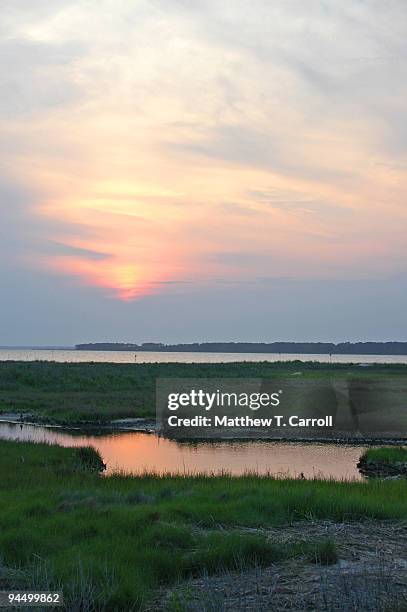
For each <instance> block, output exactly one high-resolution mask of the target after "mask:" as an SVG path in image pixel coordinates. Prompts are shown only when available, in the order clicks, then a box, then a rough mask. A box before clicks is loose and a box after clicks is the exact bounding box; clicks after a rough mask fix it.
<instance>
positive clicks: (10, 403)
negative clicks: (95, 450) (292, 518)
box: [0, 361, 407, 425]
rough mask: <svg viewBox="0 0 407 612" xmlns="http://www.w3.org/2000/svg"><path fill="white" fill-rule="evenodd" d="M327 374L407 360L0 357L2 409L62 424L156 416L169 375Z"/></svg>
mask: <svg viewBox="0 0 407 612" xmlns="http://www.w3.org/2000/svg"><path fill="white" fill-rule="evenodd" d="M298 370H301V372H302V378H306V379H320V378H322V379H326V378H329V377H332V376H333V375H335V377H345V378H346V377H347V376H349V375H351V376H352V375H357V377H358V379H359V380H363V379H364V377H365V378H367V379H368V380H369V381H371V380H372V377H378V379H379V380H380V377H383V376H386V377H389V376H390V377H392V376H401V375H403V376H405V375H406V374H407V365H402V364H388V365H386V364H372V365H371V367H369V368H368V370H369V372H368V373H365V372H363V371H361V368H359V367H358V366H357V364H354V365H352V364H323V363H316V362H301V361H291V362H275V363H270V362H267V361H263V362H244V361H242V362H236V363H56V362H45V361H42V362H41V361H33V362H18V361H16V362H13V361H3V362H0V389H1V393H0V411H1V410H3V411H7V412H15V413H24V414H31V415H34V416H35V418H36V419H39V420H43V421H47V422H53V423H59V424H65V425H69V424H73V423H77V422H83V421H87V422H104V421H108V420H110V419H119V418H125V417H154V416H155V384H156V379H157V378H158V377H165V378H174V377H175V378H224V377H226V378H270V377H272V376H275V375H278V376H286V375H287V376H290V375H292V374H293V373H295V372H297V371H298Z"/></svg>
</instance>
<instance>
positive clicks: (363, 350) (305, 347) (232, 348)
mask: <svg viewBox="0 0 407 612" xmlns="http://www.w3.org/2000/svg"><path fill="white" fill-rule="evenodd" d="M75 348H76V349H77V350H80V351H133V352H135V353H136V352H137V351H161V352H193V353H307V354H310V355H311V354H314V355H330V354H331V355H407V342H339V343H338V344H334V343H331V342H193V343H191V344H162V343H161V342H144V343H143V344H131V343H123V342H94V343H88V344H77V345H76V346H75Z"/></svg>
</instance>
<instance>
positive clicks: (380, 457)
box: [362, 446, 407, 464]
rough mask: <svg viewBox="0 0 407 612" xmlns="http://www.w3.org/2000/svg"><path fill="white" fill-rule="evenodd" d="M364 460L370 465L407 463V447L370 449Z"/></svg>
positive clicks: (364, 455)
mask: <svg viewBox="0 0 407 612" xmlns="http://www.w3.org/2000/svg"><path fill="white" fill-rule="evenodd" d="M362 458H363V459H365V460H366V461H368V462H369V463H390V464H391V463H407V447H405V446H389V447H382V448H369V449H368V450H367V451H366V452H365V453H364V454H363V456H362Z"/></svg>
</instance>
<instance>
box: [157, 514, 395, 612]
mask: <svg viewBox="0 0 407 612" xmlns="http://www.w3.org/2000/svg"><path fill="white" fill-rule="evenodd" d="M244 531H245V532H246V533H247V532H248V531H249V532H253V533H262V534H264V537H266V538H270V539H271V540H273V541H274V542H281V543H289V542H299V541H307V540H309V541H315V540H319V539H322V538H327V537H328V538H331V539H333V540H334V541H335V543H336V546H337V550H338V558H339V560H338V562H337V563H336V564H335V565H331V566H328V567H322V566H319V565H315V564H313V563H310V562H308V561H306V560H305V559H304V558H296V559H292V560H290V561H286V562H281V563H276V564H273V565H272V566H270V567H267V568H256V569H253V570H251V571H248V572H247V571H246V572H241V573H239V572H233V573H225V574H222V575H218V576H204V577H201V578H199V579H195V580H191V581H189V582H187V583H184V584H182V585H179V587H177V589H173V590H171V591H167V592H163V593H162V597H161V598H160V601H159V602H156V603H155V606H154V607H153V608H150V610H153V609H155V610H166V609H175V610H183V611H184V610H185V611H188V612H215V611H216V612H222V611H232V610H233V612H235V611H250V612H262V611H272V612H279V611H284V610H289V611H291V612H293V611H295V612H300V611H301V612H302V611H304V610H317V611H324V612H333V611H335V612H337V611H338V612H351V611H352V612H353V611H354V612H396V611H397V612H402V611H403V612H404V611H407V523H406V522H403V523H400V522H393V521H392V522H390V521H383V522H377V521H374V522H360V523H334V522H330V521H318V522H306V523H301V524H295V525H292V526H288V527H284V528H272V529H249V530H248V529H245V530H244ZM170 602H172V605H173V607H172V608H171V607H170V608H169V604H170ZM174 604H175V606H174ZM177 606H178V607H177Z"/></svg>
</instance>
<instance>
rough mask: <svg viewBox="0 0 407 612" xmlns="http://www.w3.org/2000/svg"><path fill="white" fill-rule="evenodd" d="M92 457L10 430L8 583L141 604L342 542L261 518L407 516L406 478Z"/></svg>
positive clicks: (92, 601) (3, 491)
mask: <svg viewBox="0 0 407 612" xmlns="http://www.w3.org/2000/svg"><path fill="white" fill-rule="evenodd" d="M86 457H87V452H83V451H81V450H78V449H69V448H60V447H55V446H49V445H44V444H28V443H16V442H10V441H7V442H5V441H3V442H0V496H1V501H2V503H1V505H0V558H1V559H2V562H3V568H4V569H5V571H6V573H7V572H8V575H9V583H10V584H11V583H13V585H14V586H13V588H16V587H17V586H18V585H20V586H21V587H24V585H27V584H34V582H35V584H38V585H40V584H44V587H42V588H45V586H46V585H51V584H52V585H55V588H56V587H57V586H59V587H61V588H62V589H63V591H64V593H65V596H66V598H67V600H68V601H70V602H71V604H70V606H71V608H70V609H71V610H93V609H96V610H104V609H106V610H109V611H111V612H114V611H115V610H132V609H139V608H140V607H141V606H143V605H144V604H145V602H146V601H148V599H149V598H150V597H151V596H152V594H153V593H154V591H155V590H156V589H157V588H159V587H160V586H165V585H172V584H175V583H177V582H178V581H179V580H181V579H185V578H188V577H193V576H196V575H199V574H200V573H201V572H206V573H208V574H210V573H217V572H219V571H225V570H240V569H242V568H247V567H254V566H256V567H259V566H262V565H269V564H270V563H272V562H274V561H276V560H279V559H284V558H288V557H291V556H296V555H301V556H303V557H304V562H307V560H308V562H318V563H329V562H334V559H335V548H334V546H333V544H332V543H329V542H314V543H308V544H307V545H306V546H304V544H301V543H299V544H298V545H296V544H295V543H293V544H290V545H288V544H287V545H281V544H276V543H275V542H273V541H272V540H270V539H269V538H268V537H267V536H266V535H264V533H263V531H262V530H263V528H267V527H271V526H276V525H284V524H287V523H289V522H291V521H297V520H304V521H305V522H304V536H306V531H307V530H306V521H307V520H308V519H310V518H312V519H319V518H321V519H322V518H323V519H334V520H340V521H343V520H361V519H364V518H367V517H368V518H380V519H384V518H393V519H396V518H399V519H401V518H402V519H405V518H407V496H406V495H405V483H402V482H400V481H388V482H382V481H378V482H366V483H361V482H339V483H338V482H329V481H318V480H315V481H300V480H272V479H270V478H267V477H256V476H254V475H247V476H242V477H237V478H232V477H230V476H226V475H225V476H219V477H207V476H203V475H200V476H199V475H198V476H196V477H191V476H178V477H173V478H172V477H157V476H154V475H152V474H145V475H144V476H140V477H130V476H124V475H116V476H114V477H109V478H104V477H100V476H99V475H98V474H97V473H96V472H94V471H92V470H88V469H87V463H86ZM84 459H85V462H84V463H83V461H84ZM248 528H258V529H260V531H258V532H257V533H252V532H251V529H248ZM30 581H31V582H30ZM41 581H42V582H41ZM78 602H79V603H78ZM75 606H76V607H75ZM92 606H93V607H92ZM103 606H104V607H103Z"/></svg>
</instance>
